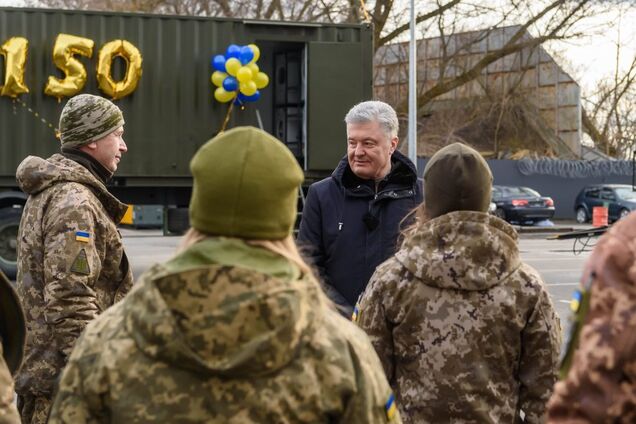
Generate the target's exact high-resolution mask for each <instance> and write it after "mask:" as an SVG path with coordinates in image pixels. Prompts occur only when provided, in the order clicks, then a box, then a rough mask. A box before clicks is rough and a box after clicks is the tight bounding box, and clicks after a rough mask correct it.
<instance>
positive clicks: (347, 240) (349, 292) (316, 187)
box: [298, 151, 422, 311]
mask: <svg viewBox="0 0 636 424" xmlns="http://www.w3.org/2000/svg"><path fill="white" fill-rule="evenodd" d="M421 202H422V183H421V180H419V179H418V178H417V174H416V170H415V166H414V165H413V163H412V162H411V161H410V160H409V159H408V158H407V157H406V156H404V155H403V154H401V153H400V152H398V151H395V152H394V153H393V155H392V157H391V172H389V174H388V175H387V176H386V177H385V178H384V179H383V180H382V181H380V183H379V184H378V189H377V193H376V189H375V182H374V181H373V180H363V179H361V178H358V177H357V176H356V175H355V174H354V173H353V172H352V171H351V168H350V167H349V162H348V160H347V157H346V156H345V157H344V158H343V159H342V160H341V161H340V163H339V164H338V167H337V168H336V169H335V170H334V172H333V173H332V175H331V177H328V178H325V179H324V180H322V181H319V182H317V183H314V184H312V185H311V187H310V188H309V193H308V194H307V200H306V202H305V207H304V209H303V215H302V221H301V224H300V232H299V233H298V242H299V245H300V246H301V247H302V248H304V250H305V252H306V253H307V255H308V256H309V259H310V260H311V261H313V264H314V265H315V267H316V268H317V269H318V271H319V273H320V274H321V275H320V276H321V278H322V280H323V283H324V284H325V285H326V292H327V295H329V297H330V298H331V299H332V300H333V301H334V302H335V303H336V304H337V305H339V306H340V307H341V308H340V309H341V311H342V310H343V309H345V310H346V309H349V310H351V309H352V308H353V306H352V305H354V304H355V302H356V300H357V299H358V296H359V295H360V294H361V293H362V292H363V291H364V289H365V287H366V286H367V283H368V281H369V279H370V278H371V275H372V274H373V272H374V271H375V268H376V267H377V266H378V265H379V264H381V263H382V262H384V261H385V260H386V259H388V258H389V257H390V256H391V255H393V254H394V253H395V251H396V247H397V246H396V243H397V239H398V236H399V231H400V221H402V219H403V218H404V217H405V216H406V214H407V213H408V212H409V211H411V210H412V209H413V208H415V207H416V206H417V205H419V204H420V203H421ZM334 289H335V291H336V292H334ZM342 307H344V308H342Z"/></svg>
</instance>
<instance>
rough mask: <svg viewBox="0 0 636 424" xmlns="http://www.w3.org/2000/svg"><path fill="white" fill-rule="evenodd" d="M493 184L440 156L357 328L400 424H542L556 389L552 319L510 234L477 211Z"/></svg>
mask: <svg viewBox="0 0 636 424" xmlns="http://www.w3.org/2000/svg"><path fill="white" fill-rule="evenodd" d="M491 184H492V174H491V173H490V169H489V168H488V165H487V164H486V162H485V161H484V159H483V158H482V157H481V156H480V155H479V153H477V152H476V151H475V150H473V149H472V148H470V147H468V146H465V145H462V144H459V143H455V144H452V145H449V146H447V147H445V148H443V149H441V150H440V151H438V152H437V153H436V154H435V155H434V156H433V157H432V158H431V160H430V161H429V162H428V164H427V166H426V169H425V171H424V187H425V188H424V195H425V202H426V203H425V204H424V205H422V206H421V207H420V210H419V212H420V215H423V212H424V213H425V214H426V216H427V217H428V218H430V220H426V219H422V217H420V218H419V219H418V222H417V223H416V224H415V225H414V227H412V228H411V230H410V231H409V232H407V234H405V240H404V242H403V245H402V247H401V249H400V250H399V251H398V252H397V253H396V254H395V256H394V257H393V258H391V259H389V260H388V261H386V262H385V263H383V264H382V265H381V266H379V267H378V269H377V271H376V272H375V274H374V276H373V278H372V279H371V282H370V283H369V286H368V287H367V289H366V291H365V293H364V294H363V296H362V298H361V300H360V302H359V305H358V306H357V308H356V312H355V313H354V316H355V317H356V318H357V322H358V323H359V325H360V327H361V328H362V329H364V330H365V331H366V332H367V334H368V335H369V336H370V338H371V342H372V343H373V346H374V347H375V349H376V351H377V352H378V355H379V356H380V360H381V361H382V364H383V366H384V370H385V372H386V375H387V377H388V379H389V383H390V384H391V385H392V387H393V389H394V390H395V392H396V399H397V401H398V406H399V408H400V412H401V413H402V418H403V419H404V422H405V423H443V422H446V423H449V422H453V423H514V422H518V421H520V418H519V417H520V411H523V413H524V414H525V422H529V423H537V422H540V421H541V419H542V416H543V414H544V409H545V403H546V402H547V400H548V398H549V397H550V394H551V392H552V385H553V384H554V382H555V381H556V378H557V361H558V354H559V346H560V343H561V331H560V324H559V319H558V317H557V315H556V313H555V311H554V308H553V305H552V303H551V302H550V298H549V297H548V293H547V292H546V289H545V287H544V284H543V282H542V280H541V277H540V276H539V274H538V273H537V272H536V271H535V270H534V269H532V268H531V267H530V266H528V265H526V264H524V263H523V262H521V260H520V258H519V251H518V248H517V234H516V232H515V230H514V229H513V228H512V227H511V226H510V225H508V224H507V223H506V222H504V221H502V220H500V219H498V218H496V217H494V216H491V215H489V214H487V213H485V211H486V210H487V209H488V205H489V202H490V193H491Z"/></svg>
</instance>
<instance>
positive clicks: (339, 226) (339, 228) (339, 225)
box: [338, 222, 342, 231]
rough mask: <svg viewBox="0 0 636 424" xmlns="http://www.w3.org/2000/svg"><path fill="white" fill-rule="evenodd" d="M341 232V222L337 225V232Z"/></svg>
mask: <svg viewBox="0 0 636 424" xmlns="http://www.w3.org/2000/svg"><path fill="white" fill-rule="evenodd" d="M340 230H342V222H339V223H338V231H340Z"/></svg>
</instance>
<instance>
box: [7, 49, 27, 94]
mask: <svg viewBox="0 0 636 424" xmlns="http://www.w3.org/2000/svg"><path fill="white" fill-rule="evenodd" d="M28 49H29V42H28V41H27V39H26V38H23V37H11V38H9V39H8V40H7V41H6V42H5V43H4V44H3V45H2V46H0V55H2V56H4V64H5V71H4V85H0V95H1V96H9V97H17V96H18V94H22V93H28V92H29V88H28V87H27V86H26V84H25V83H24V64H25V62H26V59H27V51H28Z"/></svg>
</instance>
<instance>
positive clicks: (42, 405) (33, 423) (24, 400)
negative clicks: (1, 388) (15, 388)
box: [18, 395, 53, 424]
mask: <svg viewBox="0 0 636 424" xmlns="http://www.w3.org/2000/svg"><path fill="white" fill-rule="evenodd" d="M52 404H53V401H52V399H49V398H48V397H45V396H33V395H26V396H23V395H18V411H19V412H20V418H21V419H22V424H46V422H47V421H48V418H49V411H50V410H51V406H52Z"/></svg>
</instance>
